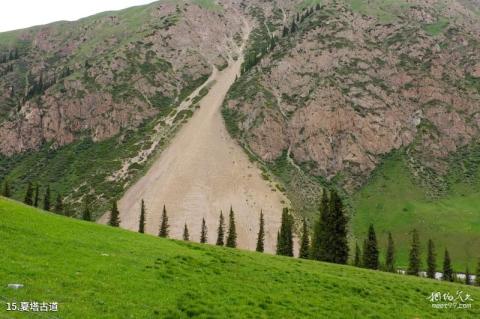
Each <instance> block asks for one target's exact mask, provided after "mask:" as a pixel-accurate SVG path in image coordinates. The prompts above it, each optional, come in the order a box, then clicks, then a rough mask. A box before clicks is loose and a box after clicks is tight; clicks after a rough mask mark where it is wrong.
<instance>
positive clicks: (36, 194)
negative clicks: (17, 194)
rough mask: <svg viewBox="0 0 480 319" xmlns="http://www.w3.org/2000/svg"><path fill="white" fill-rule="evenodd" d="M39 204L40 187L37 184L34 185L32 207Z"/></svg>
mask: <svg viewBox="0 0 480 319" xmlns="http://www.w3.org/2000/svg"><path fill="white" fill-rule="evenodd" d="M39 202H40V186H39V185H38V183H35V191H34V195H33V206H35V207H38V205H39Z"/></svg>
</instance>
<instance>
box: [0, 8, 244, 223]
mask: <svg viewBox="0 0 480 319" xmlns="http://www.w3.org/2000/svg"><path fill="white" fill-rule="evenodd" d="M213 4H214V2H213V1H193V2H183V1H179V2H172V1H159V2H155V3H152V4H150V5H147V6H140V7H134V8H129V9H125V10H122V11H119V12H106V13H101V14H98V15H95V16H92V17H88V18H85V19H81V20H79V21H76V22H58V23H53V24H50V25H46V26H40V27H34V28H30V29H26V30H19V31H14V32H9V33H2V34H0V58H1V57H2V56H7V61H6V62H4V63H0V74H1V77H0V109H1V110H2V111H1V112H0V136H1V139H0V154H2V155H0V163H1V165H0V179H3V180H4V179H6V178H8V179H11V180H15V181H16V182H15V183H13V184H14V194H15V196H16V197H17V198H20V197H21V196H23V195H22V193H23V192H24V189H25V187H26V183H27V182H29V181H33V182H38V183H40V184H41V185H46V184H50V185H51V188H52V190H53V191H54V192H55V193H62V194H63V195H64V196H65V197H66V202H67V203H68V204H70V205H71V207H73V208H75V207H78V206H79V205H78V203H79V202H81V201H85V199H86V198H87V197H88V198H89V201H90V202H91V205H92V208H93V209H94V211H95V215H96V216H98V215H101V214H103V212H104V211H105V210H106V208H107V207H108V205H109V201H110V200H111V199H112V198H114V197H117V196H120V195H121V194H122V193H123V191H124V189H125V188H126V187H127V186H128V185H129V184H130V183H131V182H132V181H134V180H135V179H136V178H138V177H139V176H141V175H142V173H143V171H144V170H145V169H146V167H148V166H149V165H150V163H151V161H152V160H153V159H154V158H155V156H156V155H157V154H159V153H160V152H161V151H162V150H163V148H164V147H165V146H166V145H167V144H168V142H169V140H170V139H171V137H172V136H174V135H175V133H176V131H177V130H178V128H179V127H180V126H181V125H182V123H183V122H184V120H185V119H186V118H188V117H189V116H190V115H191V113H192V112H193V111H194V110H195V109H194V106H195V105H194V104H193V103H191V102H192V100H190V103H188V104H189V105H187V106H188V107H184V106H185V105H184V102H185V100H186V99H187V98H188V97H189V95H190V94H191V93H192V92H195V89H197V88H199V87H200V86H201V85H202V84H203V83H204V82H205V81H206V80H207V78H208V77H209V76H210V75H211V73H212V70H213V68H214V67H217V68H219V69H222V68H225V67H226V63H227V60H228V59H230V58H238V56H231V52H234V50H235V49H236V48H237V46H238V45H239V43H237V42H238V41H240V42H241V30H242V27H243V25H244V19H243V18H242V15H241V14H240V13H238V12H237V11H238V10H240V8H239V7H237V6H235V5H230V4H229V2H226V3H225V4H222V5H220V4H218V5H213ZM239 37H240V38H239ZM10 53H12V59H10V57H9V54H10ZM0 61H2V60H0ZM201 94H204V92H197V94H196V95H201ZM193 98H194V96H192V99H193ZM182 103H183V104H182ZM73 211H75V209H74V210H73ZM77 213H78V210H77Z"/></svg>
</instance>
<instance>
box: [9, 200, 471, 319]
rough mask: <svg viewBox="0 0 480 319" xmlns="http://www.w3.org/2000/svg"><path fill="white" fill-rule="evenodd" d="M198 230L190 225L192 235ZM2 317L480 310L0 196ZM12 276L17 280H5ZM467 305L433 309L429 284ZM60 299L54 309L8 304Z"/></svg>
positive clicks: (323, 268)
mask: <svg viewBox="0 0 480 319" xmlns="http://www.w3.org/2000/svg"><path fill="white" fill-rule="evenodd" d="M193 235H195V234H193ZM0 247H1V248H2V254H1V255H0V274H1V276H0V300H1V302H2V309H1V310H0V318H386V317H388V318H478V317H479V315H480V289H479V288H475V287H466V286H464V285H459V284H455V283H443V282H438V281H434V280H428V279H422V278H416V277H409V276H403V275H396V274H389V273H383V272H379V271H370V270H365V269H358V268H353V267H350V266H340V265H334V264H326V263H319V262H315V261H309V260H299V259H292V258H288V257H277V256H271V255H267V254H260V253H254V252H247V251H241V250H235V249H228V248H219V247H214V246H209V245H200V244H195V243H187V242H181V241H175V240H166V239H160V238H157V237H154V236H150V235H143V234H137V233H134V232H129V231H125V230H122V229H114V228H110V227H107V226H103V225H97V224H93V223H88V222H84V221H79V220H75V219H71V218H67V217H63V216H57V215H53V214H50V213H46V212H43V211H40V210H37V209H34V208H31V207H27V206H24V205H23V204H19V203H17V202H14V201H11V200H7V199H3V198H0ZM9 283H21V284H24V285H25V286H24V288H21V289H18V290H13V289H8V288H6V287H7V284H9ZM457 290H462V291H464V292H466V293H469V294H470V295H471V296H472V298H473V299H474V301H473V303H472V308H471V309H462V310H445V309H444V310H438V309H433V308H432V307H431V304H430V301H429V300H427V297H428V296H429V295H430V294H431V293H432V292H436V291H440V292H442V293H446V292H449V293H450V294H455V293H456V291H457ZM25 300H26V301H39V302H43V301H46V302H54V301H56V302H58V303H59V308H58V309H59V311H58V312H57V313H35V314H34V313H20V312H8V313H7V312H6V303H7V302H21V301H25Z"/></svg>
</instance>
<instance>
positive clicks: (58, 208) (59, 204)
mask: <svg viewBox="0 0 480 319" xmlns="http://www.w3.org/2000/svg"><path fill="white" fill-rule="evenodd" d="M53 211H54V212H55V213H57V214H60V215H63V214H64V207H63V197H62V195H60V194H57V199H56V200H55V207H54V208H53Z"/></svg>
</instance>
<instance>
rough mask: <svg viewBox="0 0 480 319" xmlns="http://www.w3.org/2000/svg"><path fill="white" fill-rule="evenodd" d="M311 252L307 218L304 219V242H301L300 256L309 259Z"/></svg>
mask: <svg viewBox="0 0 480 319" xmlns="http://www.w3.org/2000/svg"><path fill="white" fill-rule="evenodd" d="M309 253H310V236H309V235H308V225H307V220H306V219H305V218H304V219H303V230H302V242H301V244H300V252H299V254H298V257H300V258H303V259H308V257H309V255H310V254H309Z"/></svg>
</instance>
